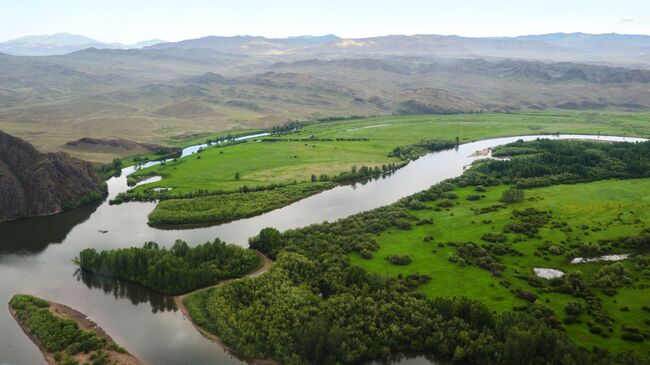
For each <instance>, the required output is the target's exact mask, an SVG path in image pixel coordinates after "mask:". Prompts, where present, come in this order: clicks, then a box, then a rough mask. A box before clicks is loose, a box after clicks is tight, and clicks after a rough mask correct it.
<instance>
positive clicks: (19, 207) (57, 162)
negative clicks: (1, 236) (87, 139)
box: [0, 131, 106, 222]
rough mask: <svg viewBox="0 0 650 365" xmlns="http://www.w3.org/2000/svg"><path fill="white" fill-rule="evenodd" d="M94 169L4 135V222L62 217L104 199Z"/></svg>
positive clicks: (0, 171) (0, 158)
mask: <svg viewBox="0 0 650 365" xmlns="http://www.w3.org/2000/svg"><path fill="white" fill-rule="evenodd" d="M105 191H106V184H105V183H104V182H103V180H102V178H101V177H100V176H99V174H97V172H96V171H95V169H94V168H93V166H92V165H91V164H90V163H89V162H86V161H82V160H79V159H76V158H72V157H70V156H69V155H67V154H66V153H62V152H61V153H40V152H39V151H38V150H36V149H35V148H34V146H32V145H31V144H29V143H28V142H25V141H23V140H21V139H19V138H16V137H13V136H11V135H9V134H6V133H4V132H2V131H0V222H2V221H6V220H13V219H17V218H21V217H30V216H42V215H50V214H56V213H60V212H62V211H63V210H65V209H69V208H74V207H77V206H79V205H82V204H85V203H88V202H90V201H94V200H97V199H99V198H101V197H102V196H103V195H104V194H105Z"/></svg>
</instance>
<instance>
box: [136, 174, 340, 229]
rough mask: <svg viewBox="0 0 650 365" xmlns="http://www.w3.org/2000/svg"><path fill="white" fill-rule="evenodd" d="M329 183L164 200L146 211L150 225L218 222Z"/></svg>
mask: <svg viewBox="0 0 650 365" xmlns="http://www.w3.org/2000/svg"><path fill="white" fill-rule="evenodd" d="M334 186H335V185H334V184H333V183H326V182H325V183H314V184H312V183H306V184H297V185H288V186H285V187H277V188H274V189H268V190H259V191H252V192H241V193H231V194H220V195H213V196H205V197H195V198H190V199H171V200H164V201H161V202H160V203H158V205H156V208H155V209H154V210H153V212H151V214H149V224H150V225H152V226H182V225H207V224H220V223H225V222H230V221H233V220H237V219H241V218H247V217H252V216H255V215H258V214H261V213H265V212H268V211H271V210H274V209H278V208H281V207H283V206H285V205H288V204H290V203H293V202H295V201H298V200H301V199H304V198H306V197H308V196H311V195H314V194H317V193H320V192H322V191H324V190H327V189H331V188H333V187H334Z"/></svg>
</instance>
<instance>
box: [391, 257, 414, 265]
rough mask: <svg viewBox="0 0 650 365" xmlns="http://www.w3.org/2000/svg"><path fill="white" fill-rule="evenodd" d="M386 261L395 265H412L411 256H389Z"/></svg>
mask: <svg viewBox="0 0 650 365" xmlns="http://www.w3.org/2000/svg"><path fill="white" fill-rule="evenodd" d="M386 260H388V262H390V263H391V264H393V265H408V264H410V263H411V256H409V255H397V254H394V255H388V256H386Z"/></svg>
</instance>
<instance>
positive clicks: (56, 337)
mask: <svg viewBox="0 0 650 365" xmlns="http://www.w3.org/2000/svg"><path fill="white" fill-rule="evenodd" d="M9 310H10V311H11V313H12V315H13V316H14V317H15V318H16V320H17V321H18V323H19V324H20V326H21V327H22V328H23V330H24V331H25V333H26V334H27V335H28V336H29V337H30V338H31V339H32V340H33V341H34V342H35V343H36V344H37V345H38V346H39V348H40V349H41V351H42V352H43V356H44V357H45V359H46V360H47V362H48V364H51V365H80V364H87V365H141V364H142V363H141V362H140V361H139V360H138V359H136V358H135V357H133V356H132V355H131V354H129V353H128V352H127V351H126V350H125V349H123V348H122V347H120V346H119V345H118V344H116V343H115V342H114V341H113V340H112V339H111V338H110V337H109V336H108V335H107V334H106V333H104V332H103V331H102V330H101V329H100V328H98V327H97V325H95V324H94V323H93V322H91V321H89V320H88V319H86V317H85V316H84V315H82V314H81V313H79V312H77V311H75V310H73V309H71V308H68V307H66V306H63V305H61V304H56V303H51V302H48V301H46V300H43V299H40V298H37V297H33V296H31V295H24V294H16V295H14V296H13V298H11V301H10V302H9Z"/></svg>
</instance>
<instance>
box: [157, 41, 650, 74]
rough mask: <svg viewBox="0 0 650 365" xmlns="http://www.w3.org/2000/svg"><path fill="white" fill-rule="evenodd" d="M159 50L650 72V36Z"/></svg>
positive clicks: (190, 44) (220, 44) (197, 44)
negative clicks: (507, 61) (583, 65)
mask: <svg viewBox="0 0 650 365" xmlns="http://www.w3.org/2000/svg"><path fill="white" fill-rule="evenodd" d="M152 48H155V49H170V48H182V49H199V48H204V49H205V48H209V49H214V50H216V51H219V52H226V53H237V54H247V55H259V56H274V55H275V56H278V55H281V56H284V57H293V58H303V59H304V58H340V57H361V56H378V55H383V56H386V55H393V56H422V57H439V58H440V57H444V58H459V57H470V58H477V57H484V58H494V59H504V58H513V59H522V60H544V61H570V62H589V63H601V64H620V65H636V66H643V67H650V57H648V54H649V52H648V50H649V49H650V36H644V35H626V34H586V33H571V34H565V33H554V34H542V35H528V36H520V37H483V38H475V37H461V36H455V35H449V36H447V35H437V34H416V35H411V36H407V35H388V36H379V37H368V38H340V37H337V36H335V35H326V36H318V37H310V36H303V37H290V38H265V37H259V36H235V37H220V36H208V37H203V38H198V39H188V40H184V41H180V42H171V43H160V44H157V45H154V46H152Z"/></svg>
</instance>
